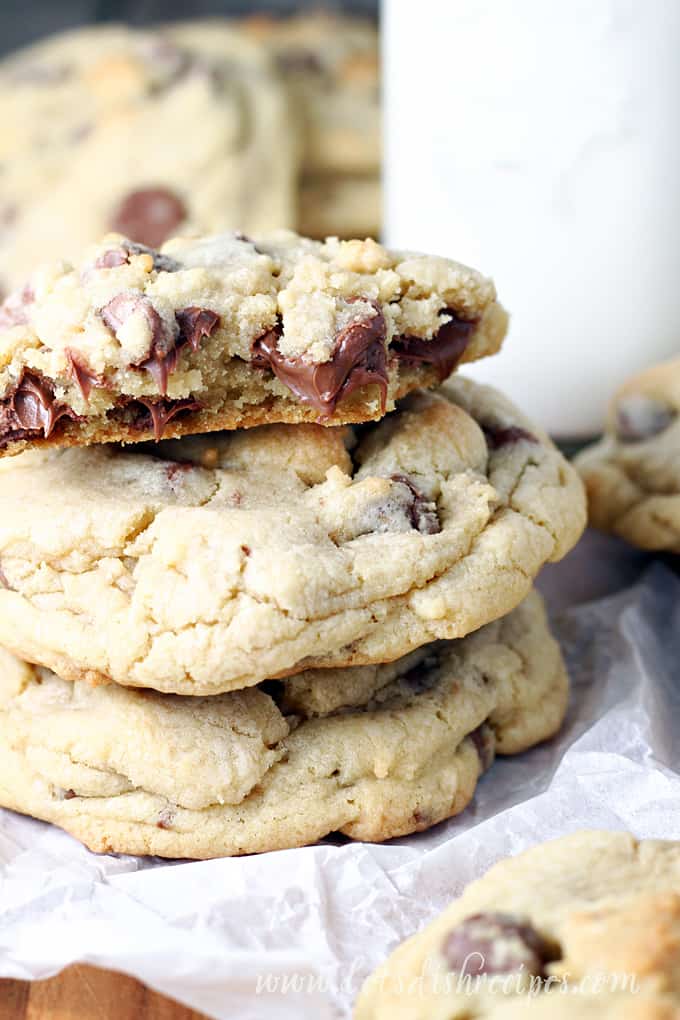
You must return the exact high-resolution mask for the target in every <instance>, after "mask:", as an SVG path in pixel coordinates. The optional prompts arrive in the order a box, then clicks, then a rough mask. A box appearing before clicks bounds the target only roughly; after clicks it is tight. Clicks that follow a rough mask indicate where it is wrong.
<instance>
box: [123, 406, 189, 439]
mask: <svg viewBox="0 0 680 1020" xmlns="http://www.w3.org/2000/svg"><path fill="white" fill-rule="evenodd" d="M122 407H123V409H124V410H125V411H127V412H128V415H127V417H128V419H129V424H130V426H131V427H132V428H134V429H139V430H140V431H146V430H147V429H153V435H154V439H155V441H156V442H159V441H160V440H161V439H162V438H163V433H164V432H165V429H166V426H167V424H168V422H170V421H172V419H173V418H176V417H177V415H179V414H182V413H184V412H185V411H200V410H201V405H200V404H199V403H198V402H197V401H196V400H193V399H192V398H191V397H186V398H184V399H182V400H149V399H148V398H146V397H138V398H136V399H135V400H130V399H125V400H124V401H123V402H122Z"/></svg>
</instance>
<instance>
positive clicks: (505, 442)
mask: <svg viewBox="0 0 680 1020" xmlns="http://www.w3.org/2000/svg"><path fill="white" fill-rule="evenodd" d="M482 432H483V433H484V436H485V437H486V445H487V446H488V447H489V449H490V450H499V449H500V448H501V447H502V446H511V445H512V444H513V443H519V442H520V441H521V440H525V441H526V442H527V443H537V442H538V439H537V438H536V436H532V434H531V432H527V430H526V429H523V428H520V427H519V425H488V424H487V425H482Z"/></svg>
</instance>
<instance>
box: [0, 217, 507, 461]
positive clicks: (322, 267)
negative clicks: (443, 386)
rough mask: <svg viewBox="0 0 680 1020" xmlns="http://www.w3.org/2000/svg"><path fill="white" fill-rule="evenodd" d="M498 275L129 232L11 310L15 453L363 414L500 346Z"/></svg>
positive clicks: (9, 370)
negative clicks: (156, 245)
mask: <svg viewBox="0 0 680 1020" xmlns="http://www.w3.org/2000/svg"><path fill="white" fill-rule="evenodd" d="M506 325H507V315H506V313H505V311H504V310H503V308H502V307H501V305H499V304H498V302H497V301H496V292H495V289H494V286H493V283H492V282H491V281H490V280H488V279H486V278H485V277H483V276H481V275H480V274H479V273H477V272H476V271H475V270H473V269H468V268H467V267H466V266H461V265H460V264H459V263H457V262H452V261H450V260H448V259H443V258H437V257H434V256H427V255H412V254H409V253H404V252H393V251H387V250H386V249H385V248H383V247H382V246H381V245H378V244H376V243H375V242H374V241H370V240H366V241H358V240H355V241H338V240H337V239H332V238H331V239H329V240H328V241H326V242H323V243H322V242H318V241H311V240H308V239H306V238H302V237H300V236H298V235H297V234H293V233H291V232H288V231H278V232H276V233H273V234H270V235H267V236H263V237H258V238H257V239H256V240H255V241H253V240H251V239H249V238H246V237H243V236H242V235H235V234H224V235H219V236H215V237H210V238H204V239H200V240H181V239H175V240H174V241H171V242H169V243H168V244H166V245H165V246H164V247H163V249H162V251H161V252H158V251H155V250H152V249H147V248H144V247H143V246H139V245H137V244H133V243H132V242H130V241H129V240H126V239H125V238H122V237H121V236H119V235H111V236H109V237H108V238H106V239H105V240H104V241H103V242H102V243H101V244H100V245H98V246H96V247H94V248H93V249H92V250H91V251H90V252H89V253H88V255H87V256H86V257H85V260H84V261H83V263H82V264H81V265H80V266H79V267H78V268H75V267H72V266H70V265H68V264H59V265H55V266H51V267H45V268H44V269H43V270H40V271H36V273H35V274H34V275H33V277H32V278H31V282H30V284H28V285H27V286H25V287H24V288H23V289H22V290H20V291H18V292H17V293H15V294H12V295H11V296H10V297H9V298H7V299H6V301H5V302H4V304H3V305H2V306H0V455H1V454H2V453H7V454H12V453H18V452H20V451H21V450H23V449H25V448H27V447H31V446H36V445H56V446H71V445H89V444H93V443H101V442H108V441H114V440H121V441H123V442H126V443H132V442H139V441H141V440H144V439H151V438H156V439H159V438H161V436H166V437H172V436H179V435H183V434H187V433H199V432H210V431H214V430H216V429H223V428H227V429H234V428H240V427H244V426H246V427H247V426H253V425H259V424H266V423H271V422H291V423H296V422H303V421H319V420H320V421H322V422H323V423H324V424H340V423H343V422H363V421H366V420H374V419H377V418H380V417H381V416H382V415H383V414H384V413H385V412H386V410H390V409H391V408H392V407H393V406H394V400H395V398H397V397H399V396H403V395H404V394H405V393H407V392H409V391H410V390H412V389H414V388H415V387H417V386H421V385H433V384H435V383H436V382H437V381H441V380H442V379H444V378H446V377H447V376H448V375H449V373H450V372H452V371H453V369H454V368H455V367H456V366H457V365H458V363H459V362H461V361H470V360H473V359H475V358H478V357H482V356H484V355H487V354H491V353H493V352H494V351H495V350H496V349H497V348H498V347H499V346H500V344H501V342H502V339H503V336H504V334H505V329H506Z"/></svg>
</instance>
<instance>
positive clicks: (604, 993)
mask: <svg viewBox="0 0 680 1020" xmlns="http://www.w3.org/2000/svg"><path fill="white" fill-rule="evenodd" d="M466 957H467V962H466V964H465V968H466V969H465V973H466V974H467V975H468V976H469V977H471V987H472V989H473V990H472V991H469V992H467V994H466V988H465V985H464V984H462V985H460V984H459V983H458V979H459V977H460V975H461V970H462V968H461V966H460V961H461V960H464V959H466ZM480 958H482V959H483V960H484V961H485V964H484V966H485V967H486V968H487V970H486V972H485V973H483V974H482V977H486V978H487V980H488V979H489V978H491V977H492V976H494V975H493V974H492V972H491V968H493V969H494V971H495V976H496V977H497V978H498V981H497V983H496V985H495V988H494V987H493V986H492V985H490V984H487V985H486V986H485V985H484V983H483V982H482V985H481V988H478V989H477V990H474V985H475V980H474V976H472V975H474V974H475V967H476V966H477V961H478V960H479V959H480ZM520 963H522V964H523V966H524V976H523V978H520V977H519V976H518V965H519V964H520ZM532 975H533V976H534V984H533V988H532V986H531V985H530V979H531V977H532ZM679 975H680V843H672V842H661V841H655V840H647V841H640V842H638V841H637V840H636V839H634V838H633V836H631V835H629V834H627V833H625V832H579V833H575V834H574V835H570V836H566V837H564V838H562V839H559V840H555V841H554V842H550V843H545V844H542V845H539V846H536V847H533V848H532V849H531V850H529V851H527V852H526V853H523V854H520V855H518V856H517V857H511V858H509V859H507V860H504V861H502V862H501V863H499V864H497V865H496V866H495V867H493V868H492V869H491V870H490V871H489V872H487V874H486V875H485V876H484V877H483V878H481V879H479V880H478V881H476V882H473V883H472V884H471V885H470V886H468V888H467V889H466V890H465V892H464V893H463V895H462V896H461V897H460V898H459V899H458V900H456V901H455V902H454V903H453V904H451V906H450V907H449V908H448V909H447V910H446V911H444V913H443V914H442V915H441V916H440V917H438V918H437V920H436V921H434V922H433V923H432V924H431V925H429V927H427V928H426V929H425V930H424V931H422V932H420V933H419V934H418V935H415V936H414V937H413V938H411V939H409V940H408V941H407V942H405V943H403V945H401V946H400V947H399V948H398V949H397V950H396V952H394V953H393V954H392V956H391V957H390V958H389V960H388V961H387V962H386V963H385V964H384V965H383V967H381V968H380V969H379V970H378V971H376V973H375V974H373V975H372V976H371V977H370V978H369V979H368V981H367V983H366V985H365V986H364V989H363V991H362V993H361V994H360V996H359V1000H358V1003H357V1007H356V1012H355V1018H356V1020H432V1018H433V1017H437V1018H441V1020H458V1018H460V1020H468V1018H469V1017H479V1018H484V1017H489V1018H490V1020H495V1018H498V1020H520V1018H523V1017H529V1018H533V1017H537V1018H545V1020H549V1018H550V1020H552V1018H558V1020H561V1018H565V1020H566V1018H570V1020H572V1018H579V1020H580V1018H584V1020H590V1018H593V1020H595V1018H596V1017H597V1018H600V1017H605V1018H608V1020H609V1018H611V1020H676V1018H677V1017H678V1016H679V1015H680V983H679V980H678V976H679ZM508 976H509V980H508V981H507V982H506V985H505V988H506V990H505V991H504V990H503V984H502V979H503V977H506V978H507V977H508ZM550 977H552V978H553V982H552V983H551V984H550V985H548V984H547V983H546V982H545V979H547V978H550ZM541 978H542V979H543V981H541Z"/></svg>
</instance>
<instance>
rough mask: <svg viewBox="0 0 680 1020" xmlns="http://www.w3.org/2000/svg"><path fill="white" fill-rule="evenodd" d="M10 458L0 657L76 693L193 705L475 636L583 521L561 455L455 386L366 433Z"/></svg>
mask: <svg viewBox="0 0 680 1020" xmlns="http://www.w3.org/2000/svg"><path fill="white" fill-rule="evenodd" d="M484 430H486V431H484ZM163 458H165V459H163ZM0 463H1V465H2V467H1V470H0V569H1V570H2V575H1V576H2V579H3V585H4V587H2V586H0V643H1V644H4V645H5V646H6V647H8V648H9V649H11V650H12V651H13V652H14V653H15V654H17V655H19V656H20V657H21V658H23V659H27V660H29V661H33V662H38V663H41V664H43V665H45V666H48V667H49V668H51V669H53V670H54V671H55V672H56V673H58V674H59V675H61V676H63V677H65V678H67V679H73V680H75V679H87V680H91V681H95V682H96V681H102V680H115V681H116V682H117V683H120V684H124V685H133V686H140V687H153V688H154V689H156V690H161V691H166V692H174V693H180V694H196V695H198V694H216V693H220V692H223V691H227V690H233V689H238V688H241V687H244V686H246V685H249V684H256V683H258V682H260V681H261V680H264V679H267V678H270V677H276V676H283V675H286V674H290V673H293V672H299V671H300V670H301V669H305V668H309V667H312V666H319V667H324V668H327V667H332V666H349V665H360V664H367V663H375V662H385V661H390V660H394V659H396V658H398V657H400V656H402V655H404V654H406V653H408V652H409V651H412V650H413V649H414V648H417V647H419V646H420V645H423V644H426V643H428V642H431V641H433V640H435V639H442V638H445V639H452V638H457V637H463V636H464V635H466V634H468V633H470V632H471V631H474V630H476V629H477V628H478V627H480V626H482V625H484V624H485V623H488V622H489V621H491V620H493V619H496V618H498V617H500V616H503V615H504V614H506V613H507V612H509V611H510V610H511V609H513V608H514V607H515V606H516V605H517V604H518V603H519V602H520V601H521V600H522V599H523V598H524V597H525V596H526V594H527V593H528V591H529V589H530V588H531V584H532V580H533V578H534V577H535V575H536V574H537V572H538V571H539V569H540V568H541V566H542V565H543V564H544V563H545V562H546V561H547V560H555V559H559V558H560V557H561V556H563V555H564V554H565V553H566V552H567V551H568V550H569V549H570V548H571V546H572V545H573V544H574V543H575V542H576V540H577V539H578V537H579V536H580V534H581V531H582V530H583V526H584V521H585V506H584V496H583V489H582V485H581V483H580V480H579V478H578V476H577V474H576V472H575V471H573V469H572V468H571V467H570V465H569V464H568V463H567V462H566V461H565V460H564V458H563V457H562V456H561V454H560V453H559V452H558V451H557V450H556V449H555V448H554V447H553V445H552V444H551V443H550V440H549V439H548V438H547V437H546V436H545V435H544V434H543V433H541V432H540V431H539V430H537V429H536V428H535V427H534V426H533V425H531V424H530V423H529V422H527V421H526V419H524V418H523V417H522V416H521V415H520V414H519V412H518V411H516V410H515V409H514V408H513V407H512V405H511V404H510V403H508V402H507V401H506V400H505V399H504V398H503V397H501V396H500V395H499V394H498V393H496V392H495V391H494V390H492V389H490V388H487V387H483V386H477V385H474V384H473V383H471V382H470V381H468V380H464V379H458V378H455V379H454V380H453V381H451V382H449V383H448V384H446V385H445V386H444V387H443V388H442V389H441V390H440V391H439V392H437V393H427V392H423V393H418V394H415V395H412V396H411V397H408V398H406V400H405V401H404V402H403V403H402V404H401V405H400V407H399V409H398V410H397V411H395V412H394V414H392V415H389V416H388V417H387V418H385V419H383V420H382V421H381V422H380V423H378V424H377V425H373V426H361V427H360V428H359V429H356V430H353V429H330V428H323V427H321V426H312V425H309V426H268V427H264V428H260V429H253V430H250V431H239V432H234V433H224V434H222V435H221V436H214V437H210V436H209V437H204V438H194V439H184V440H180V441H178V442H174V443H172V442H170V443H164V444H161V446H160V447H151V448H148V449H146V450H144V451H143V452H140V451H139V449H138V448H134V451H130V452H124V451H122V450H120V449H118V448H115V447H113V446H108V447H91V448H88V449H77V450H61V451H53V452H49V451H48V452H39V451H35V452H31V453H28V454H23V455H21V456H19V457H15V458H9V459H5V460H3V461H2V462H0Z"/></svg>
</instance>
